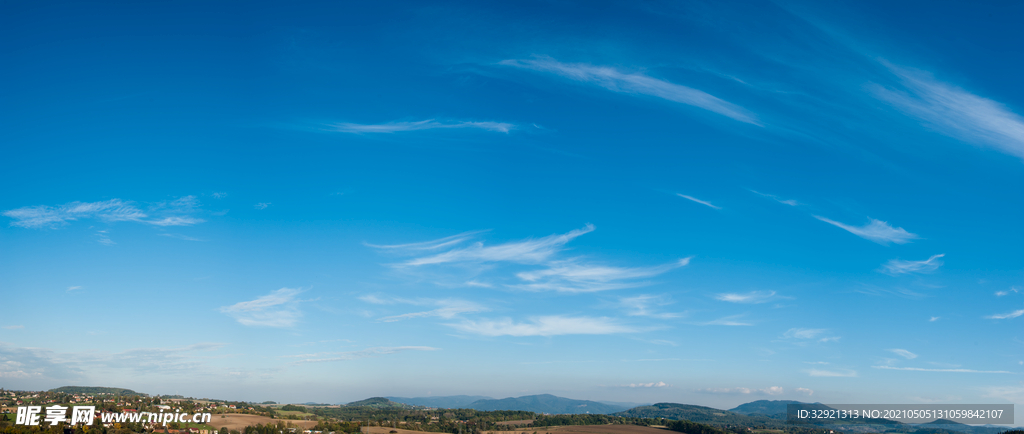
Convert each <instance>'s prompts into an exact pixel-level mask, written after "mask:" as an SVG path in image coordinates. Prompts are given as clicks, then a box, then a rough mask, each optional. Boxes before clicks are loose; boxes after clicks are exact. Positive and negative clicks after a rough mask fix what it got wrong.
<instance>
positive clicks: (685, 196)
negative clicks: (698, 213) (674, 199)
mask: <svg viewBox="0 0 1024 434" xmlns="http://www.w3.org/2000/svg"><path fill="white" fill-rule="evenodd" d="M676 195H677V196H679V197H681V198H683V199H686V200H690V201H693V202H697V203H699V204H701V205H704V206H707V207H711V208H714V209H722V207H720V206H715V205H712V204H711V202H706V201H703V200H700V199H697V198H695V197H693V196H687V195H685V194H682V193H676Z"/></svg>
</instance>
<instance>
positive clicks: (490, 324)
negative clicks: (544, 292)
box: [447, 315, 639, 337]
mask: <svg viewBox="0 0 1024 434" xmlns="http://www.w3.org/2000/svg"><path fill="white" fill-rule="evenodd" d="M447 325H448V326H451V327H453V328H455V329H456V330H459V331H462V332H465V333H471V334H476V335H482V336H517V337H521V336H558V335H608V334H617V333H635V332H638V331H639V330H638V329H636V328H634V327H630V326H627V325H623V324H621V323H619V322H618V321H617V320H615V319H612V318H606V317H597V318H595V317H570V316H561V315H550V316H541V317H535V318H531V319H529V320H528V321H526V322H520V323H516V322H514V321H512V320H511V319H509V318H505V319H498V320H481V321H468V320H467V321H463V322H461V323H454V324H447Z"/></svg>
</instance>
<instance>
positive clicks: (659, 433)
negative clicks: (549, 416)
mask: <svg viewBox="0 0 1024 434" xmlns="http://www.w3.org/2000/svg"><path fill="white" fill-rule="evenodd" d="M671 432H672V431H667V430H665V429H664V428H655V427H650V426H639V425H610V424H609V425H570V426H545V427H536V428H522V429H517V430H515V431H484V433H485V434H524V433H525V434H534V433H537V434H669V433H671ZM370 434H387V432H383V433H370Z"/></svg>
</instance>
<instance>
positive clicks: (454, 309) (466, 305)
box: [380, 298, 490, 322]
mask: <svg viewBox="0 0 1024 434" xmlns="http://www.w3.org/2000/svg"><path fill="white" fill-rule="evenodd" d="M403 302H406V303H408V304H415V305H431V306H436V307H437V308H436V309H431V310H428V311H423V312H412V313H406V314H402V315H394V316H388V317H384V318H381V319H380V320H381V321H384V322H395V321H401V320H406V319H413V318H427V317H438V318H444V319H452V318H455V317H456V316H459V315H461V314H464V313H476V312H486V311H488V310H490V309H488V308H487V307H486V306H484V305H482V304H479V303H475V302H472V301H467V300H459V299H452V298H448V299H443V300H416V301H403Z"/></svg>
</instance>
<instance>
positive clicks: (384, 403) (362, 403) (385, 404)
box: [345, 396, 413, 409]
mask: <svg viewBox="0 0 1024 434" xmlns="http://www.w3.org/2000/svg"><path fill="white" fill-rule="evenodd" d="M345 406H346V407H373V408H399V409H404V408H412V407H413V406H412V405H409V404H404V403H401V402H394V401H392V400H390V399H387V398H383V397H379V396H377V397H373V398H367V399H363V400H359V401H352V402H350V403H348V404H345Z"/></svg>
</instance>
